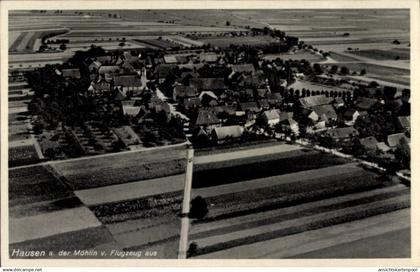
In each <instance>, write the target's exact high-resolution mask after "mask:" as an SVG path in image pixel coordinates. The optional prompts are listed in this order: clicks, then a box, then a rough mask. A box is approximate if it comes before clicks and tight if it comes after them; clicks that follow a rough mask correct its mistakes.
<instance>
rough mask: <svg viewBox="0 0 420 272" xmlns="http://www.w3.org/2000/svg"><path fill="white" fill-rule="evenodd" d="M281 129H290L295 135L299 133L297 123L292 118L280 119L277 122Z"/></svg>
mask: <svg viewBox="0 0 420 272" xmlns="http://www.w3.org/2000/svg"><path fill="white" fill-rule="evenodd" d="M279 124H280V125H281V127H282V130H283V131H287V130H288V131H290V132H292V133H293V134H295V135H299V124H298V122H296V121H295V120H294V119H293V118H287V119H284V120H281V121H280V123H279Z"/></svg>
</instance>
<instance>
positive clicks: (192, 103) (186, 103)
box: [181, 97, 201, 110]
mask: <svg viewBox="0 0 420 272" xmlns="http://www.w3.org/2000/svg"><path fill="white" fill-rule="evenodd" d="M181 105H182V106H183V107H184V109H186V110H190V109H197V108H200V107H201V100H200V98H198V97H191V98H185V99H184V100H182V102H181Z"/></svg>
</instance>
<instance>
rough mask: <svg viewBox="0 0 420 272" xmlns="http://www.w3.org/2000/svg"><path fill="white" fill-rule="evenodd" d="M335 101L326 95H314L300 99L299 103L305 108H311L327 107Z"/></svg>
mask: <svg viewBox="0 0 420 272" xmlns="http://www.w3.org/2000/svg"><path fill="white" fill-rule="evenodd" d="M331 101H333V98H331V97H326V96H325V95H314V96H309V97H302V98H299V102H300V104H301V105H302V107H304V108H310V107H314V106H319V105H327V104H329V103H331Z"/></svg>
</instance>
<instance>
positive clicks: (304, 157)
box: [193, 150, 345, 188]
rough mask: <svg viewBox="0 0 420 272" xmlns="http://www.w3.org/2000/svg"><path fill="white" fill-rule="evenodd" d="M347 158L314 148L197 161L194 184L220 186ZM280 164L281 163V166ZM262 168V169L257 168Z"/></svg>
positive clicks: (195, 186)
mask: <svg viewBox="0 0 420 272" xmlns="http://www.w3.org/2000/svg"><path fill="white" fill-rule="evenodd" d="M344 162H345V160H343V159H339V158H336V157H333V156H330V155H327V154H320V153H318V152H314V151H302V150H297V151H290V152H284V153H280V154H272V155H266V156H258V157H251V158H244V159H237V160H230V161H224V162H216V163H209V164H206V165H197V166H196V167H195V169H194V170H195V171H194V177H193V188H202V187H208V186H216V185H221V184H227V183H234V182H239V181H243V180H251V179H256V178H261V177H264V176H275V175H280V174H285V173H291V172H298V171H304V170H309V169H315V168H321V167H326V166H331V165H337V164H342V163H344ZM279 166H280V167H279ZM255 169H260V171H255Z"/></svg>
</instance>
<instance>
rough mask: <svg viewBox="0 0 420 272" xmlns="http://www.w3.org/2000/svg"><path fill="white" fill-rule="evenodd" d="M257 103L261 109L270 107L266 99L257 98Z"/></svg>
mask: <svg viewBox="0 0 420 272" xmlns="http://www.w3.org/2000/svg"><path fill="white" fill-rule="evenodd" d="M258 105H259V106H260V108H261V109H264V110H268V109H270V103H268V99H260V100H258Z"/></svg>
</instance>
